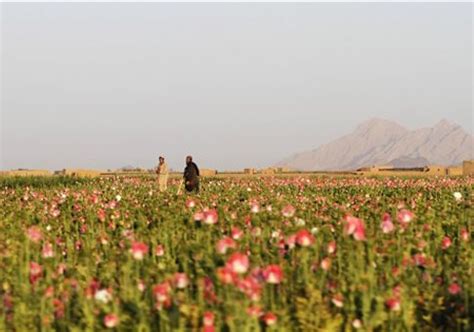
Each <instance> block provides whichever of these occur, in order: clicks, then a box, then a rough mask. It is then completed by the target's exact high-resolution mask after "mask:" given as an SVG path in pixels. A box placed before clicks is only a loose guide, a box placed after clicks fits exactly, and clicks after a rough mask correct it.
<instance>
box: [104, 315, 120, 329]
mask: <svg viewBox="0 0 474 332" xmlns="http://www.w3.org/2000/svg"><path fill="white" fill-rule="evenodd" d="M118 323H119V318H118V316H117V315H116V314H108V315H106V316H105V317H104V325H105V327H107V328H109V329H111V328H114V327H116V326H117V325H118Z"/></svg>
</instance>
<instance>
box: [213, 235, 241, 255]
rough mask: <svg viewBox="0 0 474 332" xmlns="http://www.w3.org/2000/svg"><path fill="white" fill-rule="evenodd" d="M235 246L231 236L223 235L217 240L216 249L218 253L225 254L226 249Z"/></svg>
mask: <svg viewBox="0 0 474 332" xmlns="http://www.w3.org/2000/svg"><path fill="white" fill-rule="evenodd" d="M235 247H236V244H235V241H234V240H233V239H232V238H230V237H227V236H225V237H223V238H222V239H220V240H219V241H218V242H217V245H216V250H217V252H218V253H219V254H221V255H225V254H226V253H227V250H228V249H234V248H235Z"/></svg>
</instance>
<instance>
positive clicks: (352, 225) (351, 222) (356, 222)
mask: <svg viewBox="0 0 474 332" xmlns="http://www.w3.org/2000/svg"><path fill="white" fill-rule="evenodd" d="M344 221H345V227H344V232H345V233H346V235H352V236H353V237H354V239H355V240H356V241H363V240H365V225H364V222H363V221H362V219H359V218H355V217H352V216H349V215H348V216H346V217H345V218H344Z"/></svg>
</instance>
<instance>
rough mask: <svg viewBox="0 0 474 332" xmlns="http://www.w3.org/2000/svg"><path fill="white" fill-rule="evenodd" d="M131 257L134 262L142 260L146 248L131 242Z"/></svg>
mask: <svg viewBox="0 0 474 332" xmlns="http://www.w3.org/2000/svg"><path fill="white" fill-rule="evenodd" d="M130 252H131V253H132V256H133V258H134V259H136V260H139V261H140V260H142V259H143V258H144V257H145V256H146V254H147V253H148V246H147V245H146V244H145V243H143V242H133V243H132V247H131V248H130Z"/></svg>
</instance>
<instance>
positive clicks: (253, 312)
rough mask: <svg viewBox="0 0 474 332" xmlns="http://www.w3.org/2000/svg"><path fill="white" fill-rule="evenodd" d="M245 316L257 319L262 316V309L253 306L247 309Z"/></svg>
mask: <svg viewBox="0 0 474 332" xmlns="http://www.w3.org/2000/svg"><path fill="white" fill-rule="evenodd" d="M247 314H248V315H249V316H252V317H255V318H258V317H260V316H262V314H263V311H262V308H260V307H259V306H256V305H253V306H250V307H248V308H247Z"/></svg>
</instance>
